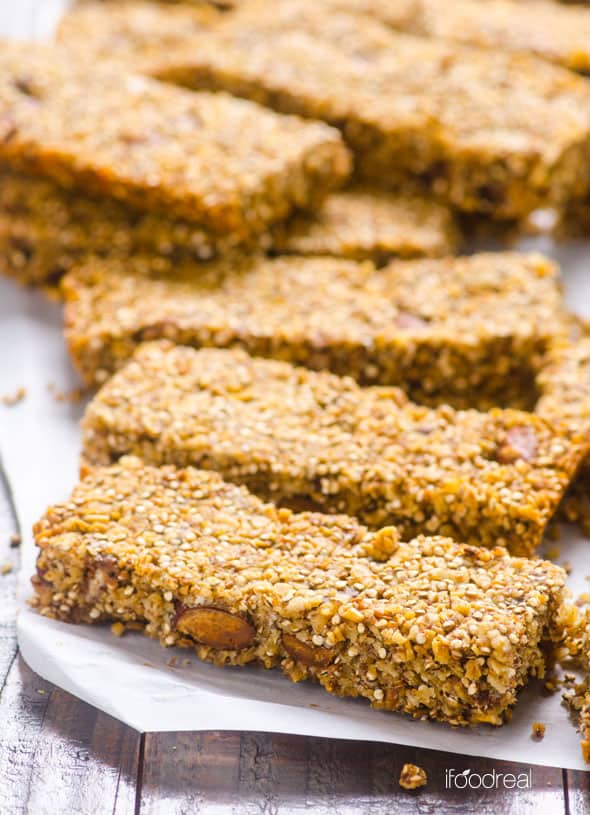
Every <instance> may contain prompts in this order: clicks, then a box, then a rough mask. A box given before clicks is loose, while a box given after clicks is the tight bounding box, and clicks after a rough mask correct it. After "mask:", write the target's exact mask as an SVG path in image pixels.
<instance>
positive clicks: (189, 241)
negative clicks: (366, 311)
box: [0, 170, 458, 283]
mask: <svg viewBox="0 0 590 815" xmlns="http://www.w3.org/2000/svg"><path fill="white" fill-rule="evenodd" d="M457 241H458V230H457V227H456V225H455V223H454V219H453V216H452V214H451V212H450V211H449V210H448V209H447V208H446V207H444V206H442V205H440V204H437V203H435V202H434V201H429V200H426V199H424V198H420V197H417V196H410V195H394V194H391V193H385V192H372V191H368V190H363V189H360V190H357V189H350V190H346V191H344V192H342V193H333V194H332V195H330V196H329V197H328V198H327V199H326V201H325V202H324V204H323V205H322V206H321V207H320V208H319V209H318V211H317V212H316V215H315V217H311V216H309V217H308V216H304V215H303V214H300V215H298V216H295V218H293V219H290V220H289V221H288V222H287V223H286V224H284V225H279V226H277V227H274V229H273V230H272V231H271V232H269V233H265V234H263V235H260V236H257V237H256V239H255V240H254V239H253V240H252V241H251V244H252V246H251V249H255V248H262V249H269V250H272V251H273V252H279V253H283V252H288V253H295V254H310V253H312V254H313V253H315V254H324V255H334V256H342V257H357V258H359V259H360V258H373V259H375V260H376V261H378V262H385V261H386V260H388V259H389V258H391V257H392V256H396V255H398V256H406V257H411V256H420V255H442V254H448V253H450V252H451V251H452V250H453V249H454V248H455V247H456V245H457ZM234 248H235V241H234V236H233V235H232V234H231V233H229V234H227V235H224V234H219V235H213V234H212V233H210V232H207V231H205V230H203V229H200V228H199V227H198V226H196V225H194V224H191V223H190V221H187V220H182V219H175V218H168V217H166V216H164V215H160V214H159V213H152V212H140V211H139V210H133V209H131V208H129V207H127V206H125V205H124V204H122V203H120V202H118V201H115V200H109V199H104V198H102V199H101V198H96V197H90V196H83V195H79V194H77V193H72V192H68V191H65V190H62V189H60V188H59V187H58V186H57V185H56V184H54V183H53V182H52V181H48V180H47V179H44V178H37V177H35V176H31V175H27V174H23V173H16V172H10V171H6V170H5V171H2V170H0V254H2V255H3V256H4V266H3V270H4V271H5V272H8V273H9V274H12V275H13V276H15V277H17V278H18V279H19V280H21V281H22V282H25V283H43V282H45V281H46V280H48V279H49V280H52V281H55V280H57V279H58V278H59V277H60V276H61V274H63V272H65V271H67V270H68V269H70V268H71V267H72V266H74V265H76V263H78V262H80V260H81V259H83V258H84V257H85V256H87V255H89V254H92V253H95V254H99V255H113V254H114V255H119V256H121V257H123V258H126V257H128V256H129V255H130V254H132V253H134V252H147V253H150V252H151V253H154V254H156V255H167V256H172V257H173V258H174V259H175V260H178V259H179V258H181V257H187V258H191V257H192V258H193V259H196V260H206V259H209V258H211V257H213V256H215V255H219V254H227V253H228V252H230V251H231V250H232V249H234ZM154 263H156V261H154ZM7 266H8V268H7ZM171 268H174V267H173V266H172V267H171ZM195 274H198V272H195Z"/></svg>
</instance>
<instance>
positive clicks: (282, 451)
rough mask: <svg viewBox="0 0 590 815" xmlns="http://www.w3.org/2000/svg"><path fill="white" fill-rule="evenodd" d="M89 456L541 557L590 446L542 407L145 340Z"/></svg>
mask: <svg viewBox="0 0 590 815" xmlns="http://www.w3.org/2000/svg"><path fill="white" fill-rule="evenodd" d="M83 429H84V445H83V450H84V452H83V455H84V460H85V461H87V462H88V463H90V464H92V465H103V464H108V463H111V462H112V461H114V460H116V459H117V458H118V457H119V456H121V455H123V454H136V455H140V456H141V457H142V458H144V459H145V461H146V462H147V463H149V464H158V465H159V464H175V465H177V466H187V465H194V466H199V467H203V468H204V469H217V470H219V471H220V472H221V473H222V474H223V475H224V476H225V477H226V478H228V479H229V480H233V481H237V482H238V483H244V484H246V485H247V486H248V487H249V488H250V489H252V490H253V491H254V492H257V493H260V494H261V495H262V496H263V497H268V498H269V499H270V500H275V501H277V500H278V501H281V502H284V503H287V504H289V505H291V506H293V505H297V506H299V505H301V502H304V504H305V502H311V505H312V506H314V507H319V508H320V509H322V510H323V511H328V512H346V513H349V514H351V515H356V516H357V517H358V518H360V520H361V521H362V522H363V523H367V524H369V525H371V526H377V527H378V526H382V525H384V524H389V523H394V524H397V525H399V526H400V530H401V531H402V533H403V534H404V535H406V536H407V535H414V534H417V533H422V532H423V533H433V534H434V533H436V534H443V535H449V536H454V537H457V538H458V539H459V540H464V541H465V542H467V543H473V544H476V545H483V546H496V545H502V546H507V547H508V549H509V550H510V551H511V552H512V553H513V554H518V555H521V554H522V555H531V554H533V553H534V551H535V548H536V546H537V545H538V544H539V543H540V540H541V537H542V535H543V531H544V529H545V527H546V525H547V523H548V522H549V520H550V518H551V516H552V514H553V512H554V511H555V509H556V508H557V505H558V503H559V501H560V499H561V497H562V495H563V493H564V491H565V489H566V487H567V486H568V484H569V482H570V480H571V479H572V478H573V476H574V474H575V471H576V469H577V467H578V465H579V463H580V460H581V458H582V457H583V455H584V454H585V452H586V451H587V449H588V442H587V441H586V439H579V438H576V437H574V436H572V437H569V436H567V435H566V434H565V432H563V433H562V432H561V431H560V430H559V428H558V427H553V426H552V425H549V424H548V423H546V422H545V421H543V420H542V419H541V418H540V417H538V416H533V415H532V414H530V413H525V412H521V411H516V410H505V411H503V410H500V409H495V410H492V411H491V412H490V413H479V412H477V411H474V410H471V411H454V410H453V409H452V408H450V407H448V406H442V407H440V408H438V409H430V408H427V407H421V406H418V405H415V404H413V403H411V402H407V400H406V399H405V397H404V396H403V394H402V392H401V391H399V390H396V389H389V388H380V387H373V388H366V389H363V388H360V387H359V386H358V385H356V384H355V383H354V381H353V380H352V379H349V378H347V377H344V378H340V377H337V376H335V375H333V374H328V373H325V372H321V373H317V372H312V371H309V370H307V369H304V368H296V367H294V366H292V365H290V364H288V363H285V362H278V361H274V360H264V359H260V358H254V357H249V356H248V355H247V354H246V353H245V352H243V351H241V350H219V349H202V350H200V351H195V350H194V349H192V348H188V347H184V346H172V345H171V344H170V343H167V342H166V341H163V342H157V343H147V344H144V345H143V346H141V347H140V348H139V350H138V351H137V353H136V354H135V356H134V358H133V360H132V361H131V362H130V363H129V364H128V365H127V366H126V367H125V368H123V369H122V370H121V371H119V373H118V374H116V375H115V376H114V377H113V378H112V379H110V380H109V381H108V382H107V383H106V385H104V386H103V388H102V390H101V391H100V392H99V393H98V395H97V396H96V397H95V399H94V400H93V401H92V402H91V403H90V405H89V407H88V409H87V412H86V415H85V418H84V421H83Z"/></svg>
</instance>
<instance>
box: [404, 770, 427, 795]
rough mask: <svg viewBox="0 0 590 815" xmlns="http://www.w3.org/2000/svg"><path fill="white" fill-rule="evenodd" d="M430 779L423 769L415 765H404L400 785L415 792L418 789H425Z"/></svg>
mask: <svg viewBox="0 0 590 815" xmlns="http://www.w3.org/2000/svg"><path fill="white" fill-rule="evenodd" d="M427 781H428V777H427V775H426V770H423V769H422V767H417V766H416V765H415V764H404V766H403V767H402V771H401V773H400V776H399V785H400V787H403V788H404V789H405V790H415V789H418V787H424V786H425V785H426V782H427Z"/></svg>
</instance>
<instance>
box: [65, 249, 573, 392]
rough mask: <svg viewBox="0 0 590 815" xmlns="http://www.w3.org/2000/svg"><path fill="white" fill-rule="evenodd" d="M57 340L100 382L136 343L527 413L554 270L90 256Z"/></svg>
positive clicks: (498, 257) (517, 263)
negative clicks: (216, 350)
mask: <svg viewBox="0 0 590 815" xmlns="http://www.w3.org/2000/svg"><path fill="white" fill-rule="evenodd" d="M62 290H63V293H64V296H65V299H66V311H65V322H66V329H65V330H66V339H67V342H68V345H69V349H70V353H71V356H72V359H73V361H74V363H75V365H76V367H77V368H78V370H79V371H80V373H81V375H82V377H83V379H84V381H85V382H87V383H89V384H97V383H98V384H100V383H101V382H103V381H104V380H105V379H106V378H107V377H108V375H109V374H110V373H112V372H113V371H116V370H118V369H119V368H120V367H121V365H123V364H124V363H125V361H126V360H127V359H128V358H129V357H130V356H131V354H132V353H133V351H134V350H135V348H136V347H137V345H138V344H139V343H140V342H142V341H144V340H149V339H160V338H167V339H170V340H173V341H174V342H176V343H179V344H183V345H193V346H197V347H201V346H220V347H228V346H229V347H231V346H236V345H239V346H242V347H244V348H245V349H246V350H248V351H249V352H250V353H252V354H256V355H258V356H265V357H274V358H279V359H285V360H289V361H290V362H294V363H297V364H301V365H306V366H307V367H310V368H314V369H324V368H327V369H329V370H332V371H333V372H335V373H338V374H348V375H351V376H353V377H354V378H355V379H357V380H358V381H360V382H361V383H363V384H381V385H400V386H401V387H403V388H404V389H406V390H407V391H408V392H409V393H410V394H411V396H412V397H413V398H415V399H416V400H418V401H424V402H430V403H437V402H442V401H446V402H452V403H453V404H455V405H457V406H461V407H463V406H475V405H477V406H479V407H490V406H492V405H494V404H496V405H497V404H506V405H511V406H514V405H520V404H524V405H525V406H526V407H531V406H532V404H534V394H533V393H532V391H533V379H534V375H535V372H536V360H538V359H539V358H540V357H541V356H542V355H543V354H544V352H545V351H546V348H547V345H548V343H549V342H550V341H552V339H553V338H554V336H555V335H556V334H557V333H558V332H559V331H560V322H561V320H562V316H561V315H563V304H562V298H561V293H560V288H559V283H558V269H557V267H556V266H555V265H554V264H553V263H552V262H551V261H549V260H548V259H547V258H545V257H543V256H542V255H538V254H518V253H510V252H506V253H490V254H486V253H482V254H479V255H472V256H469V257H461V258H443V259H434V260H425V261H421V260H412V261H394V262H393V263H391V264H390V265H388V266H386V267H385V268H383V269H380V270H378V271H377V270H375V268H374V267H373V266H372V264H370V263H368V262H365V263H356V262H353V261H348V260H338V259H334V258H312V257H310V258H301V257H281V258H273V259H268V258H262V257H253V258H244V257H239V258H223V259H221V260H219V261H215V262H213V263H211V264H209V265H201V266H200V267H199V270H198V274H197V273H196V272H195V268H194V264H191V263H186V264H184V265H183V264H180V263H175V262H172V261H166V260H165V259H157V260H154V259H153V258H150V257H134V258H130V259H129V260H127V261H116V260H108V261H105V260H104V259H100V258H91V259H89V260H88V261H87V262H86V263H85V264H84V265H83V266H81V267H80V268H78V269H76V270H74V271H73V272H72V273H71V274H69V275H68V276H67V277H66V278H65V279H64V281H63V284H62Z"/></svg>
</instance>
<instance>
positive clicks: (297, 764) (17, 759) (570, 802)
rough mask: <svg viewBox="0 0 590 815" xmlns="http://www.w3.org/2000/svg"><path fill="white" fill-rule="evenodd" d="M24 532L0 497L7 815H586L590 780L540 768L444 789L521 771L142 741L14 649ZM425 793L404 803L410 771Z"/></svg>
mask: <svg viewBox="0 0 590 815" xmlns="http://www.w3.org/2000/svg"><path fill="white" fill-rule="evenodd" d="M16 531H17V528H16V519H15V517H14V514H13V512H12V508H11V504H10V500H9V496H8V493H7V491H6V490H5V489H2V488H0V564H3V563H6V562H7V561H10V562H13V563H14V564H15V570H14V571H13V572H11V573H9V574H6V575H2V576H0V815H21V813H22V814H23V815H24V813H26V815H139V813H141V815H160V813H164V814H165V815H167V814H168V813H171V814H172V815H219V813H225V812H227V813H236V814H238V815H241V813H244V814H245V815H255V814H256V815H258V813H260V814H261V815H262V814H264V815H287V813H300V812H314V813H316V812H317V813H320V815H349V813H350V814H352V813H355V815H356V813H361V814H363V815H364V814H366V815H386V813H387V815H397V813H409V815H412V813H415V814H416V815H431V814H432V815H444V813H472V812H477V813H478V814H479V813H481V815H488V814H489V815H510V814H511V813H514V814H515V815H516V814H517V813H518V815H520V813H535V814H536V815H537V813H549V815H553V814H554V813H555V814H556V815H558V814H559V813H564V814H565V815H582V813H588V815H590V789H589V784H590V775H589V774H587V773H576V772H569V771H563V770H560V769H552V768H541V767H533V768H532V781H533V785H532V789H530V790H501V789H500V790H492V791H477V792H465V791H460V790H446V789H445V770H446V769H447V768H450V767H453V768H455V769H458V770H465V769H467V768H469V769H471V770H472V771H475V772H489V771H490V770H491V769H492V768H494V769H495V770H496V771H497V772H515V773H519V772H528V770H529V766H528V765H526V764H522V765H520V764H509V763H507V762H500V761H490V760H486V759H474V758H470V757H466V756H457V755H453V754H450V753H440V752H436V751H424V750H418V749H413V748H409V747H395V746H392V745H382V744H373V743H367V742H347V741H336V740H330V739H317V738H305V737H302V736H284V735H268V734H260V733H237V732H224V733H147V734H143V735H142V734H139V733H137V732H136V731H134V730H132V729H131V728H129V727H126V726H124V725H122V724H120V723H119V722H118V721H116V720H115V719H112V718H111V717H109V716H106V715H105V714H103V713H101V712H99V711H97V710H95V709H94V708H92V707H90V706H89V705H87V704H85V703H84V702H81V701H79V700H78V699H76V698H75V697H73V696H70V695H69V694H68V693H65V692H64V691H62V690H60V689H59V688H57V687H55V686H53V685H51V684H50V683H48V682H45V681H44V680H43V679H41V678H40V677H39V676H37V675H36V674H34V673H33V672H32V671H31V670H30V669H29V668H28V667H27V666H26V665H25V663H24V662H23V661H22V659H21V658H20V657H19V656H18V652H17V647H16V636H15V612H16V607H15V582H16V566H17V563H18V549H15V548H12V547H11V546H10V538H11V536H12V535H13V534H14V533H15V532H16ZM408 761H409V762H412V763H416V764H419V765H420V766H422V767H424V768H425V769H426V771H427V773H428V778H429V782H428V785H427V786H426V787H425V788H423V789H421V790H417V791H414V792H404V791H403V790H402V789H401V788H400V787H399V785H398V777H399V772H400V769H401V767H402V765H403V764H404V763H405V762H408Z"/></svg>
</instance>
